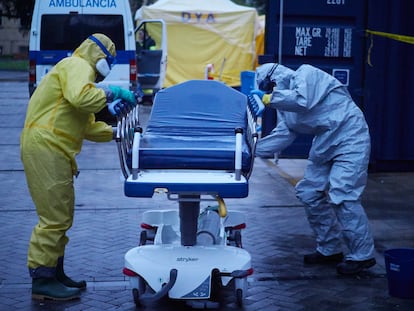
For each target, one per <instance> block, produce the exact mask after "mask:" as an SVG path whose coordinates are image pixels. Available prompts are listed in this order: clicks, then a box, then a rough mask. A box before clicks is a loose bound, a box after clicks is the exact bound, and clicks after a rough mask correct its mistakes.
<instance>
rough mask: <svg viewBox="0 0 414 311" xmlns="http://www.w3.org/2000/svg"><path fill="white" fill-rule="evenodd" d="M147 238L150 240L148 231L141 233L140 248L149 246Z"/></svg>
mask: <svg viewBox="0 0 414 311" xmlns="http://www.w3.org/2000/svg"><path fill="white" fill-rule="evenodd" d="M147 238H148V235H147V231H145V230H143V231H141V233H140V235H139V246H142V245H145V244H147Z"/></svg>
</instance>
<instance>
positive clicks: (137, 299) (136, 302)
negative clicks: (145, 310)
mask: <svg viewBox="0 0 414 311" xmlns="http://www.w3.org/2000/svg"><path fill="white" fill-rule="evenodd" d="M132 297H134V302H135V305H136V306H137V307H138V308H140V307H142V305H141V302H140V301H139V291H138V289H137V288H133V289H132Z"/></svg>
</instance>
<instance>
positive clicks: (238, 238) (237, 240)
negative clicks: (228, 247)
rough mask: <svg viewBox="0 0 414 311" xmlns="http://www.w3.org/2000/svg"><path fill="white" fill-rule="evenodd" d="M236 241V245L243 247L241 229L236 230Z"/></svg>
mask: <svg viewBox="0 0 414 311" xmlns="http://www.w3.org/2000/svg"><path fill="white" fill-rule="evenodd" d="M234 243H235V244H236V247H239V248H243V246H242V237H241V232H240V231H236V232H234Z"/></svg>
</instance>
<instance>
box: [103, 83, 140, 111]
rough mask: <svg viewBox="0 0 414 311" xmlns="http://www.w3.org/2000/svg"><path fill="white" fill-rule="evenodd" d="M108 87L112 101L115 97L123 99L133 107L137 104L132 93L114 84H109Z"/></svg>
mask: <svg viewBox="0 0 414 311" xmlns="http://www.w3.org/2000/svg"><path fill="white" fill-rule="evenodd" d="M108 88H109V90H110V91H111V92H112V96H113V100H114V101H116V100H117V99H123V100H125V101H126V102H128V104H130V105H131V106H132V107H135V106H136V105H137V100H136V98H135V96H134V93H132V92H130V91H128V90H126V89H123V88H122V87H119V86H115V85H110V86H109V87H108Z"/></svg>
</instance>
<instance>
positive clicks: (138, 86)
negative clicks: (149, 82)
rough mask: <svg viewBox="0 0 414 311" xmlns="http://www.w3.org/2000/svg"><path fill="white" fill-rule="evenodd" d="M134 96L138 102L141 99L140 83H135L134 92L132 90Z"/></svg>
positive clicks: (142, 96)
mask: <svg viewBox="0 0 414 311" xmlns="http://www.w3.org/2000/svg"><path fill="white" fill-rule="evenodd" d="M134 96H135V99H136V100H137V102H138V103H140V102H142V101H143V99H144V91H143V90H142V87H141V84H138V85H137V88H136V89H135V92H134Z"/></svg>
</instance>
